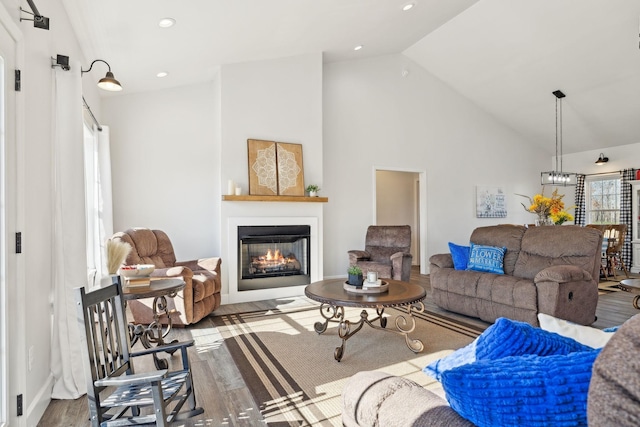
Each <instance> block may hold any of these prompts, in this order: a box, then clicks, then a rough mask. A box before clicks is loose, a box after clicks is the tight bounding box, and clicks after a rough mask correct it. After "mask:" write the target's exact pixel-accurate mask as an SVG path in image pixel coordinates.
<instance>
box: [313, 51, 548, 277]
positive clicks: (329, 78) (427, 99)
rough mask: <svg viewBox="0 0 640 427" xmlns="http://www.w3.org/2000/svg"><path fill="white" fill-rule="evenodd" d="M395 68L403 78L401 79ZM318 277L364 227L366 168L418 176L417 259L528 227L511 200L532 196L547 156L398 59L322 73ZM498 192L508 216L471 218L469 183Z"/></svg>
mask: <svg viewBox="0 0 640 427" xmlns="http://www.w3.org/2000/svg"><path fill="white" fill-rule="evenodd" d="M403 70H407V71H408V72H409V73H408V75H407V76H406V77H403V76H402V74H403ZM323 108H324V164H325V170H324V183H323V184H324V185H323V193H324V194H325V195H327V196H329V197H330V203H328V205H327V207H326V209H325V235H324V237H325V242H324V245H325V246H324V248H325V252H324V256H325V265H324V268H325V275H327V276H333V275H344V274H346V273H345V272H346V268H347V264H348V261H347V255H346V253H347V250H349V249H353V248H359V247H361V246H362V244H363V239H364V237H363V236H364V235H365V233H366V228H367V226H368V225H369V224H372V223H373V222H374V218H373V214H372V213H371V212H369V211H368V210H367V209H356V210H354V208H353V207H354V206H367V205H368V204H369V200H370V199H371V197H372V196H373V194H374V188H373V179H372V178H373V174H372V172H371V171H372V170H373V169H374V168H377V169H385V168H389V169H401V170H402V169H404V170H421V171H425V172H426V194H427V216H426V217H427V218H428V223H427V227H426V230H425V231H426V236H427V239H428V241H427V242H428V245H427V252H428V253H427V256H429V255H431V254H434V253H439V252H446V251H448V248H447V242H449V241H454V242H458V243H464V242H467V241H468V239H469V235H470V234H471V231H472V230H473V229H474V228H475V227H478V226H482V225H491V224H498V223H518V224H522V223H529V222H531V220H532V215H531V214H528V213H526V212H525V211H524V209H523V208H522V207H521V206H520V201H521V200H520V199H521V198H519V197H517V196H515V195H514V193H523V194H533V193H535V192H538V191H539V189H540V187H539V176H540V171H541V170H542V169H546V168H547V165H548V163H549V156H550V153H548V152H543V151H541V150H540V149H539V148H536V147H532V146H531V144H529V143H527V142H525V141H524V140H523V139H522V138H521V137H519V136H518V135H517V134H516V133H514V132H512V131H511V130H510V129H508V128H506V127H504V126H503V125H501V124H500V123H498V122H496V121H495V120H494V119H493V118H492V117H491V116H489V115H488V114H486V113H485V112H483V111H482V110H480V109H478V108H477V107H476V106H475V105H474V104H472V103H471V102H469V101H468V100H467V99H465V98H463V97H462V96H460V95H458V94H457V93H456V92H454V91H453V90H452V89H450V88H449V87H448V86H446V85H445V84H443V83H442V82H441V81H440V80H438V79H436V78H435V77H433V76H432V75H431V74H429V73H428V72H427V71H425V70H424V69H422V68H421V67H420V66H418V65H416V64H415V63H413V62H412V61H411V60H409V59H408V58H407V57H405V56H403V55H389V56H381V57H377V58H372V59H366V60H360V61H349V62H339V63H331V64H326V65H325V67H324V96H323ZM476 185H496V186H503V187H504V188H505V192H506V194H507V204H508V217H507V218H500V219H478V218H476V217H475V186H476Z"/></svg>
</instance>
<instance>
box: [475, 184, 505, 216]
mask: <svg viewBox="0 0 640 427" xmlns="http://www.w3.org/2000/svg"><path fill="white" fill-rule="evenodd" d="M476 217H477V218H506V217H507V203H506V197H505V194H504V188H502V187H493V186H483V185H478V186H476Z"/></svg>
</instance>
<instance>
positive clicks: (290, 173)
mask: <svg viewBox="0 0 640 427" xmlns="http://www.w3.org/2000/svg"><path fill="white" fill-rule="evenodd" d="M276 157H277V164H278V194H279V195H281V196H304V174H303V168H302V144H287V143H284V142H278V144H277V147H276Z"/></svg>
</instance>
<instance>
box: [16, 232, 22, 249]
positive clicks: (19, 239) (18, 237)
mask: <svg viewBox="0 0 640 427" xmlns="http://www.w3.org/2000/svg"><path fill="white" fill-rule="evenodd" d="M16 253H17V254H21V253H22V232H20V231H18V232H17V233H16Z"/></svg>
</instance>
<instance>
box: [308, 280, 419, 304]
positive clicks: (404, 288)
mask: <svg viewBox="0 0 640 427" xmlns="http://www.w3.org/2000/svg"><path fill="white" fill-rule="evenodd" d="M383 280H384V281H385V282H389V290H388V291H387V292H383V293H380V294H357V293H352V292H347V291H346V290H344V288H343V285H344V282H345V281H346V280H345V279H328V280H321V281H319V282H314V283H312V284H310V285H308V286H307V287H306V288H305V290H304V293H305V295H306V296H307V297H308V298H311V299H312V300H314V301H318V302H321V303H325V304H331V305H339V306H343V307H365V308H384V307H394V306H400V305H409V304H412V303H414V302H418V301H422V300H423V299H424V298H425V297H426V296H427V293H426V291H425V290H424V288H423V287H422V286H420V285H414V284H412V283H407V282H401V281H399V280H391V279H383Z"/></svg>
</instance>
